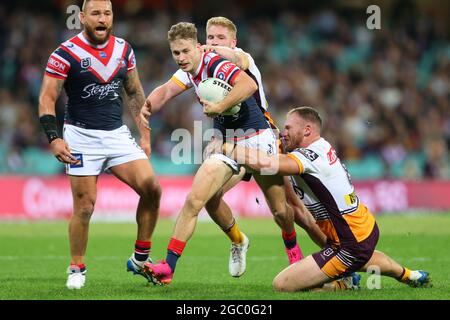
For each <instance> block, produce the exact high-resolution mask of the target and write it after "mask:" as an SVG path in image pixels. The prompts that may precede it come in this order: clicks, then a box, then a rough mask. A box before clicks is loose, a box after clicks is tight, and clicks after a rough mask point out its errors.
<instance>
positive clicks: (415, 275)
mask: <svg viewBox="0 0 450 320" xmlns="http://www.w3.org/2000/svg"><path fill="white" fill-rule="evenodd" d="M321 129H322V120H321V118H320V116H319V114H318V112H317V111H316V110H315V109H313V108H309V107H301V108H295V109H293V110H291V111H290V112H289V113H288V115H287V120H286V124H285V128H284V132H283V135H284V138H285V142H286V150H287V151H288V152H289V153H288V154H278V155H273V156H268V155H267V154H264V153H262V152H260V151H258V150H255V149H250V148H245V147H242V146H238V145H235V144H231V143H224V144H223V146H222V152H223V153H224V154H225V155H226V156H228V157H230V158H232V159H235V160H236V161H237V162H238V163H242V164H245V165H247V166H249V167H250V168H252V169H253V170H256V171H262V170H263V171H264V170H268V171H271V173H272V174H279V175H285V176H286V175H289V176H292V181H293V185H294V189H295V190H296V193H297V194H298V195H299V196H300V197H301V198H302V199H303V202H304V203H305V205H306V207H307V208H308V209H309V211H310V212H311V213H312V214H313V216H314V218H315V220H316V221H317V224H318V225H319V227H320V228H321V230H322V231H323V232H324V233H325V234H326V236H327V238H328V240H327V242H328V244H327V246H325V247H324V248H323V249H322V250H321V251H319V252H317V253H314V254H312V255H310V256H308V257H306V258H305V259H303V260H300V261H298V262H297V263H295V264H293V265H291V266H289V267H287V268H286V269H284V270H283V271H281V272H280V273H279V274H278V275H277V276H276V277H275V279H274V281H273V286H274V289H275V290H277V291H298V290H304V289H311V288H316V287H320V286H322V285H323V284H325V283H328V282H330V281H331V280H333V279H337V278H339V277H342V276H348V275H350V274H351V273H352V272H355V271H359V270H361V271H366V270H367V269H368V268H369V267H371V266H375V267H377V268H378V269H379V270H380V273H381V274H382V275H386V276H390V277H393V278H396V279H397V280H399V281H401V282H404V283H406V284H408V285H410V286H412V287H419V286H425V287H430V286H431V278H430V276H429V274H428V273H427V272H425V271H422V270H415V271H413V270H409V269H408V268H406V267H402V266H401V265H399V264H398V263H397V262H395V261H394V260H392V259H391V258H390V257H388V256H387V255H386V254H384V253H383V252H380V251H377V250H375V246H376V244H377V242H378V237H379V231H378V226H377V224H376V222H375V218H374V217H373V215H372V214H371V213H370V211H369V210H368V209H367V207H366V206H365V205H364V204H363V203H361V201H359V199H358V197H357V195H356V194H355V191H354V187H353V185H352V183H351V180H350V176H349V174H348V172H347V170H346V169H345V166H344V165H343V164H342V163H341V162H340V160H339V158H338V157H337V155H336V152H335V151H334V149H333V147H332V146H331V145H330V144H329V143H328V142H327V141H326V140H325V139H323V138H322V137H321V135H320V134H321Z"/></svg>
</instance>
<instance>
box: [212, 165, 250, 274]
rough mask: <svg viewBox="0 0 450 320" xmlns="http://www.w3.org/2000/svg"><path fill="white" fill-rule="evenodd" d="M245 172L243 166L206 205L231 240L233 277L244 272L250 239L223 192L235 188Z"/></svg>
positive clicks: (230, 269)
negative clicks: (239, 223)
mask: <svg viewBox="0 0 450 320" xmlns="http://www.w3.org/2000/svg"><path fill="white" fill-rule="evenodd" d="M244 174H245V169H244V168H242V167H241V170H240V172H239V174H237V175H233V176H232V177H231V178H230V180H228V181H227V183H226V184H225V185H224V187H223V188H222V189H221V190H219V191H218V192H217V193H216V194H215V195H214V196H213V197H212V198H211V199H210V200H209V201H208V202H207V203H206V205H205V208H206V211H208V214H209V216H210V217H211V219H212V220H213V221H214V222H215V223H216V224H217V225H218V226H219V227H220V228H221V229H222V230H223V232H225V234H226V235H227V236H228V238H230V240H231V248H230V259H229V263H228V270H229V272H230V274H231V276H233V277H240V276H241V275H243V274H244V272H245V269H246V266H247V262H246V256H247V250H248V247H249V240H248V238H247V236H246V235H245V234H244V233H243V232H242V231H241V230H240V229H239V227H238V224H237V222H236V220H235V218H234V217H233V213H232V212H231V209H230V207H229V206H228V205H227V204H226V202H225V201H224V200H223V199H222V197H223V194H224V193H225V192H226V191H228V190H230V189H231V188H233V187H234V186H235V185H236V184H238V182H239V181H241V180H242V177H243V176H244Z"/></svg>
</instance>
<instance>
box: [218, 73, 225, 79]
mask: <svg viewBox="0 0 450 320" xmlns="http://www.w3.org/2000/svg"><path fill="white" fill-rule="evenodd" d="M217 78H219V79H220V80H225V73H223V72H219V73H218V74H217Z"/></svg>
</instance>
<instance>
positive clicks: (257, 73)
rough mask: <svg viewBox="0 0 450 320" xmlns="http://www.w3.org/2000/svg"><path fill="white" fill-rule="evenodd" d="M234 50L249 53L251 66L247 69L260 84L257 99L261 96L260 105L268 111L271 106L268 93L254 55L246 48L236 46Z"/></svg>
mask: <svg viewBox="0 0 450 320" xmlns="http://www.w3.org/2000/svg"><path fill="white" fill-rule="evenodd" d="M234 50H235V51H238V52H243V53H245V54H246V55H247V58H248V62H249V67H248V69H247V70H246V71H247V74H248V75H249V76H250V77H252V79H253V80H254V81H255V82H256V83H257V84H258V90H257V91H256V93H255V95H257V100H258V97H259V105H260V106H261V108H263V109H264V110H266V111H267V109H268V108H269V104H268V102H267V99H266V94H265V92H264V87H263V83H262V76H261V72H260V71H259V69H258V67H257V66H256V64H255V60H253V57H252V56H251V55H250V54H248V53H247V52H245V51H244V50H242V49H241V48H234Z"/></svg>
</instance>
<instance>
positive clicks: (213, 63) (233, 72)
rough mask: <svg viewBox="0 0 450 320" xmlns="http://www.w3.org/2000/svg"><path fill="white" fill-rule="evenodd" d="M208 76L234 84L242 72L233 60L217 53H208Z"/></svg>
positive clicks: (206, 63)
mask: <svg viewBox="0 0 450 320" xmlns="http://www.w3.org/2000/svg"><path fill="white" fill-rule="evenodd" d="M204 63H205V66H206V70H207V74H208V77H212V78H219V79H220V80H223V81H225V82H227V83H229V84H230V85H231V86H234V81H235V80H236V77H237V76H238V74H239V73H240V72H241V69H239V67H238V66H236V65H235V64H234V63H233V62H231V61H228V60H225V59H224V58H222V57H221V56H219V55H218V54H216V53H212V52H210V53H207V54H206V55H205V58H204Z"/></svg>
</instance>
